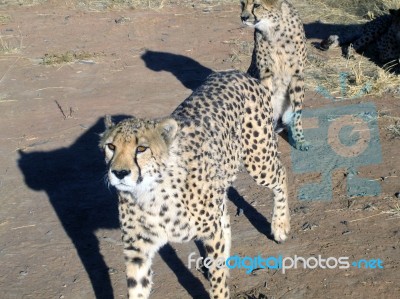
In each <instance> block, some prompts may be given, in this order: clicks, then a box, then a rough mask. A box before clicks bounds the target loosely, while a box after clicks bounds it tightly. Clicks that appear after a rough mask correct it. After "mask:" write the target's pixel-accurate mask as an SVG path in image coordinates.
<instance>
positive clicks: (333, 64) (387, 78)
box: [0, 0, 400, 100]
mask: <svg viewBox="0 0 400 299" xmlns="http://www.w3.org/2000/svg"><path fill="white" fill-rule="evenodd" d="M55 1H56V0H0V7H4V6H8V5H35V4H43V3H55ZM292 2H293V3H294V4H295V5H296V7H297V8H298V9H299V11H300V14H301V15H302V16H303V18H304V19H305V21H306V22H310V21H317V20H318V21H320V22H322V23H324V24H341V25H350V24H351V25H355V24H363V23H365V22H367V21H368V20H370V19H372V18H374V17H376V16H378V15H382V14H385V13H387V11H388V9H389V8H400V1H399V0H302V1H300V0H292ZM64 3H65V4H66V5H67V6H69V7H73V8H76V9H88V10H95V11H99V10H104V9H126V8H133V9H139V8H140V9H146V8H147V9H149V8H150V9H162V8H163V7H173V6H176V5H180V6H191V7H197V8H199V7H200V8H206V7H208V8H210V7H215V6H218V5H220V4H237V5H238V4H239V0H198V1H191V0H65V2H64ZM310 16H312V17H310ZM307 18H312V20H309V19H307ZM8 21H9V19H7V15H4V16H1V17H0V23H3V24H4V23H7V22H8ZM329 34H332V33H331V32H327V35H329ZM0 42H1V44H0V46H1V48H2V49H1V52H3V53H10V52H15V47H12V46H10V45H9V43H8V42H7V40H6V39H5V38H1V36H0ZM223 42H224V43H229V44H231V46H232V47H231V48H232V53H231V55H230V59H231V61H232V63H233V64H234V65H235V66H236V67H237V68H240V69H242V70H246V67H245V66H244V65H246V64H247V63H248V61H249V60H250V55H251V51H252V44H251V43H249V42H247V41H243V40H240V39H237V40H230V41H223ZM67 54H68V53H67ZM56 56H57V57H56ZM72 56H73V53H72ZM72 56H71V55H64V56H63V55H61V56H60V55H55V56H54V55H53V56H51V57H44V59H43V63H44V64H53V63H60V62H63V60H64V62H70V61H71V59H72V60H74V59H75V58H74V57H72ZM308 62H309V64H308V68H307V71H306V79H307V80H306V82H307V88H308V89H309V90H316V91H318V92H321V93H329V95H330V96H331V97H332V98H336V99H339V100H340V99H342V98H344V97H346V98H351V97H355V96H359V95H363V94H366V93H368V94H370V95H381V94H382V93H384V92H392V93H394V94H397V95H399V96H400V76H399V75H396V74H393V73H392V72H391V70H393V68H394V67H397V68H399V66H398V61H397V62H396V61H394V62H390V63H388V64H387V65H385V66H383V68H382V67H378V66H377V65H376V64H375V63H374V62H372V61H370V60H369V59H368V58H366V57H363V56H361V55H355V59H345V58H343V57H342V56H341V53H340V52H339V51H337V52H335V53H334V54H333V55H330V58H329V59H327V58H326V57H325V56H324V55H323V54H322V53H321V52H320V51H319V50H318V49H316V48H315V46H314V45H312V44H311V43H309V55H308ZM341 74H342V75H341ZM343 74H346V81H345V83H342V84H338V82H339V80H340V76H343ZM343 85H345V86H346V88H344V87H343Z"/></svg>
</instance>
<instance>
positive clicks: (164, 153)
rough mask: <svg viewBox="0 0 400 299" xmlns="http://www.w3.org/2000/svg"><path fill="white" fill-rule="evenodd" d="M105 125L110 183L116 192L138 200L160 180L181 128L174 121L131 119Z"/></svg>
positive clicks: (103, 141) (103, 146) (108, 120)
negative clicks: (126, 193) (125, 193)
mask: <svg viewBox="0 0 400 299" xmlns="http://www.w3.org/2000/svg"><path fill="white" fill-rule="evenodd" d="M105 125H106V131H105V132H104V133H103V134H102V137H101V141H100V148H101V149H102V150H103V152H104V156H105V160H106V163H107V165H108V173H107V177H108V181H109V183H110V185H112V186H114V187H115V188H116V189H117V190H119V191H124V192H129V193H132V194H133V195H134V196H135V197H136V198H138V197H140V195H141V193H146V192H148V191H149V190H150V189H151V188H152V187H153V186H154V185H155V184H156V182H157V179H160V178H161V176H162V171H163V169H164V168H165V165H166V163H167V162H168V161H169V159H170V156H171V154H170V147H171V144H172V142H173V141H174V139H175V136H176V133H177V130H178V124H177V122H176V121H175V120H174V119H172V118H167V119H163V120H159V121H153V120H141V119H136V118H130V119H126V120H123V121H121V122H120V123H118V124H116V125H115V124H114V123H113V122H112V120H111V118H110V117H109V116H107V117H106V119H105Z"/></svg>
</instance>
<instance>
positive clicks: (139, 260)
mask: <svg viewBox="0 0 400 299" xmlns="http://www.w3.org/2000/svg"><path fill="white" fill-rule="evenodd" d="M132 263H134V264H136V265H138V266H139V267H141V266H142V265H143V259H142V258H141V257H134V258H133V259H132Z"/></svg>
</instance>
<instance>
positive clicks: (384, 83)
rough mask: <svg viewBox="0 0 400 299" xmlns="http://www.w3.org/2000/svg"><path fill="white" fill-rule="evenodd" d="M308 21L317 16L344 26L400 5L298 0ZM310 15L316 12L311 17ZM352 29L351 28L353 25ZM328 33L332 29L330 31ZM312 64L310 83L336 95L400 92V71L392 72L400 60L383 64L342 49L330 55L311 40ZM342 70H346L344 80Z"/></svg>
mask: <svg viewBox="0 0 400 299" xmlns="http://www.w3.org/2000/svg"><path fill="white" fill-rule="evenodd" d="M294 4H295V5H296V7H298V9H299V11H300V14H301V15H302V16H303V19H305V20H306V22H313V21H316V20H319V21H321V22H322V23H326V24H340V25H342V27H343V28H346V27H347V25H350V24H351V25H352V27H348V28H351V30H354V25H357V24H362V23H365V22H366V21H368V19H371V18H373V17H375V16H378V15H381V14H384V13H387V11H388V9H389V8H400V1H398V0H307V1H300V0H296V1H294ZM307 16H312V20H308V19H307ZM349 30H350V29H349ZM326 34H327V36H329V34H332V32H327V33H326ZM308 48H309V55H308V66H307V68H306V85H307V87H308V89H310V90H317V91H320V92H321V91H322V92H325V93H327V95H328V94H329V95H331V97H332V98H334V99H335V98H336V99H343V98H354V97H358V96H362V95H364V94H370V95H376V96H380V95H382V93H385V92H392V93H394V94H396V95H399V96H400V75H396V74H394V73H393V72H392V70H393V69H394V68H396V67H397V68H398V67H399V66H396V65H397V64H398V62H396V61H393V62H390V63H388V64H386V65H385V66H384V67H383V68H381V67H379V66H377V65H376V64H375V63H374V62H372V61H370V60H369V59H367V58H365V57H363V56H362V55H358V54H355V57H354V59H346V58H344V57H342V55H341V52H340V51H336V52H331V53H330V56H329V58H327V57H326V54H325V53H321V52H320V51H319V50H317V49H316V48H315V47H314V45H312V44H310V43H309V44H308ZM341 74H346V78H345V80H342V81H340V77H341V76H342V75H341Z"/></svg>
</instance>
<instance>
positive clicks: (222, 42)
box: [0, 5, 400, 299]
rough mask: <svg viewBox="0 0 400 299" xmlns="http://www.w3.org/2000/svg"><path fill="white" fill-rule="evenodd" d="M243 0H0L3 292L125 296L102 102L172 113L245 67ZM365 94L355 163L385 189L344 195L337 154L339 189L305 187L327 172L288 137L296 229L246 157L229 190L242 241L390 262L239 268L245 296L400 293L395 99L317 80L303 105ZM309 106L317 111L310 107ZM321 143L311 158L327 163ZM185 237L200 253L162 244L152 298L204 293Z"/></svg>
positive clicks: (344, 172) (237, 245)
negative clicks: (21, 3) (302, 195)
mask: <svg viewBox="0 0 400 299" xmlns="http://www.w3.org/2000/svg"><path fill="white" fill-rule="evenodd" d="M239 10H240V7H239V5H223V6H214V7H211V8H209V9H205V8H204V7H194V8H193V7H182V6H176V7H173V6H172V7H165V8H162V9H159V10H152V9H146V10H130V9H125V10H105V11H89V10H82V9H79V8H75V7H67V6H63V5H54V6H48V5H47V6H41V5H37V6H32V7H17V6H11V7H1V10H0V15H2V16H6V17H4V18H3V19H2V21H1V22H0V23H1V33H0V34H1V35H0V36H1V40H0V41H1V45H2V48H3V52H2V53H0V140H1V146H0V163H1V168H0V171H1V172H0V202H1V208H0V264H1V269H0V289H1V294H2V295H0V297H1V298H123V297H125V296H126V281H125V273H124V271H125V266H124V263H123V254H122V246H121V242H120V231H119V228H118V216H117V201H116V196H115V194H114V192H113V191H112V190H108V189H107V187H106V185H105V183H104V175H105V165H104V163H103V158H102V156H101V153H100V151H99V149H98V148H97V143H98V134H99V133H101V132H102V130H103V129H104V127H103V116H104V115H105V114H111V115H113V116H115V117H116V118H118V117H123V116H124V115H134V116H136V117H147V118H150V117H161V116H166V115H168V114H169V113H171V112H172V111H173V110H174V108H175V107H176V106H177V105H178V104H179V103H180V102H181V101H183V100H184V99H185V98H186V97H187V96H188V95H189V94H190V93H191V91H192V90H193V89H194V88H196V87H197V86H199V84H201V81H202V80H203V79H204V78H205V76H207V75H208V74H209V73H210V72H211V71H212V70H224V69H229V68H241V69H246V66H247V65H249V59H250V58H249V57H247V58H245V59H241V60H239V61H237V60H235V56H234V53H235V43H236V42H237V41H241V40H245V41H251V40H252V30H251V29H249V28H244V27H243V26H242V25H241V23H240V19H239ZM303 18H304V21H305V23H308V22H314V21H315V20H313V19H312V16H303ZM313 41H316V40H313V39H312V38H310V40H309V41H308V43H309V46H310V47H312V42H313ZM68 51H70V52H69V53H68ZM71 53H75V56H74V55H72V54H71ZM324 55H325V54H324ZM43 57H46V59H45V60H43ZM56 59H61V60H64V61H63V62H62V63H60V64H57V63H54V60H56ZM326 59H329V57H326ZM43 61H47V63H48V65H44V64H43ZM365 103H374V105H375V107H376V108H374V109H376V111H378V114H374V115H373V117H374V118H373V120H372V122H373V123H375V124H376V126H377V127H376V128H377V130H378V131H379V132H378V131H377V132H375V133H376V134H375V135H373V134H372V133H371V134H372V135H371V136H372V137H371V136H370V138H369V139H368V140H370V141H371V140H372V141H373V142H375V147H377V152H376V153H374V154H375V155H378V156H379V157H378V156H376V157H375V158H376V159H375V158H374V159H372V160H373V161H372V162H371V161H370V157H365V156H363V157H362V158H361V160H360V161H358V162H357V163H358V164H357V165H358V166H357V167H356V176H358V177H359V178H365V179H367V180H368V182H370V183H371V182H373V183H375V185H374V186H375V187H376V186H378V190H379V188H380V191H379V192H378V193H379V194H378V195H376V196H352V197H349V196H348V194H349V193H348V186H347V185H346V182H347V181H348V179H349V178H350V177H351V175H352V173H351V172H350V171H349V170H348V169H347V168H346V167H344V166H340V167H339V166H338V167H333V168H332V169H325V173H327V174H328V178H329V181H331V182H332V187H331V188H330V190H328V191H329V192H332V190H333V192H332V196H330V195H329V194H326V193H324V192H322V191H320V192H319V195H320V196H321V197H322V198H323V199H324V200H312V199H313V198H308V199H309V200H301V199H299V190H300V189H301V188H302V187H304V185H305V184H309V183H312V182H317V181H318V180H321V179H324V178H321V174H320V172H321V171H316V170H314V171H309V172H307V171H306V173H295V169H294V165H295V164H294V161H295V159H296V153H295V152H294V150H293V149H291V148H290V146H289V145H288V144H287V142H286V140H285V139H284V138H280V141H279V148H280V151H281V155H282V159H283V161H284V164H285V165H286V167H287V170H288V173H289V190H290V209H291V216H292V233H291V237H290V239H289V240H287V242H286V243H284V244H276V243H275V242H273V241H272V240H271V239H269V238H268V237H267V236H268V235H269V221H270V219H271V211H272V194H271V192H269V191H268V190H265V189H263V188H261V187H258V186H256V185H255V183H253V182H252V180H251V179H250V177H249V176H247V174H245V173H240V174H239V175H238V179H237V181H236V183H235V185H234V187H233V188H232V189H231V190H230V192H229V198H230V202H229V210H230V214H231V222H232V255H234V254H238V255H240V256H251V257H253V256H257V255H259V254H260V255H262V256H263V257H267V256H278V255H282V256H284V257H294V256H295V255H297V256H301V257H306V258H308V257H313V256H314V257H318V255H321V256H322V257H324V258H327V257H336V258H338V257H349V261H350V262H353V261H358V260H360V259H367V260H369V259H381V260H382V262H383V269H371V268H369V269H365V267H362V269H358V268H356V267H350V268H348V269H338V268H335V269H304V268H303V267H302V266H301V264H299V265H300V266H299V268H298V269H289V270H287V272H286V273H284V274H283V273H282V271H281V270H273V269H257V270H255V271H253V272H252V274H246V273H245V270H244V269H234V270H231V279H230V285H231V291H232V293H233V295H234V296H236V298H347V297H349V298H350V297H351V298H398V296H399V294H400V218H399V217H400V199H398V198H397V197H396V196H395V194H396V192H399V191H400V178H399V176H400V159H399V148H400V139H399V138H395V137H393V136H392V134H391V133H390V131H389V130H388V129H387V128H388V127H389V126H391V125H394V120H395V119H396V117H400V101H399V99H398V98H396V97H395V96H393V95H388V94H386V95H384V96H382V97H380V98H374V97H362V98H357V99H352V100H347V101H341V102H338V103H332V102H331V101H330V100H328V99H327V98H324V97H323V96H321V95H318V94H317V93H316V92H314V91H312V90H308V91H307V94H306V100H305V110H306V111H307V110H310V111H313V109H314V110H315V109H325V108H326V107H333V108H335V109H336V108H337V109H339V110H340V109H341V107H344V106H346V105H353V106H354V107H358V106H357V105H363V104H365ZM343 109H344V108H343ZM304 122H305V126H306V127H310V128H311V127H312V126H313V121H312V118H309V119H307V118H305V120H304ZM314 125H315V123H314ZM336 126H339V128H340V123H336ZM333 128H334V129H335V125H334V127H333ZM336 129H337V128H336ZM367 130H369V129H368V127H367ZM378 133H379V134H378ZM306 134H307V131H306ZM306 136H307V135H306ZM360 136H365V135H360ZM324 138H326V136H321V140H322V141H321V142H324V140H325V139H324ZM372 141H371V142H372ZM315 147H318V146H317V145H315V146H314V148H315ZM312 153H313V152H312V151H311V154H312ZM371 155H372V154H371ZM302 157H303V156H300V160H302V159H303V158H302ZM324 158H325V157H324V156H323V155H322V156H319V158H318V159H315V156H314V157H313V158H310V159H311V160H310V161H313V162H311V163H313V164H314V165H323V160H324ZM304 160H307V159H306V158H304ZM363 161H364V162H363ZM368 161H370V162H371V163H369V162H368ZM335 165H336V164H335ZM337 165H340V163H339V164H337ZM322 167H324V166H322ZM376 184H377V185H376ZM346 186H347V187H346ZM361 191H362V190H361ZM317 192H318V191H317ZM329 192H328V193H329ZM358 195H365V193H362V192H361V193H360V194H358ZM310 199H311V200H310ZM191 252H195V253H196V256H199V255H200V253H199V249H198V247H197V245H196V244H195V243H192V242H191V243H188V244H171V245H170V246H166V247H165V248H163V249H162V250H161V251H160V254H158V255H157V256H156V258H155V261H154V265H153V270H154V271H155V276H154V285H153V292H152V295H151V298H154V299H160V298H162V299H165V298H207V293H206V290H207V289H208V282H207V280H206V279H205V277H204V275H203V274H202V273H201V271H198V270H196V269H194V268H193V267H192V268H191V269H188V256H189V254H190V253H191ZM200 252H201V250H200Z"/></svg>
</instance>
